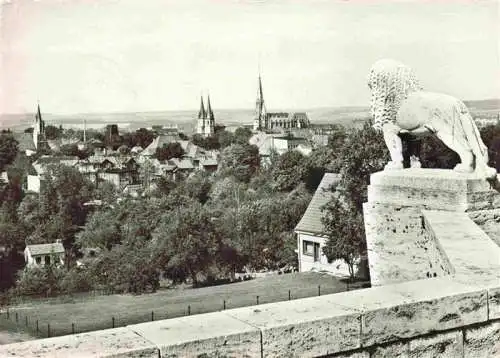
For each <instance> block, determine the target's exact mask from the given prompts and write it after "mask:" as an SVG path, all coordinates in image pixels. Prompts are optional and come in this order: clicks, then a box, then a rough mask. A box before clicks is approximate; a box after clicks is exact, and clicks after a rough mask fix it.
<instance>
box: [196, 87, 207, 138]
mask: <svg viewBox="0 0 500 358" xmlns="http://www.w3.org/2000/svg"><path fill="white" fill-rule="evenodd" d="M206 119H207V112H205V105H204V104H203V96H202V97H201V103H200V111H199V112H198V124H197V126H196V133H198V134H201V135H204V133H205V120H206Z"/></svg>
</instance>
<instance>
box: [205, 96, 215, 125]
mask: <svg viewBox="0 0 500 358" xmlns="http://www.w3.org/2000/svg"><path fill="white" fill-rule="evenodd" d="M207 116H208V119H210V121H211V122H213V121H214V120H215V118H214V112H213V111H212V106H211V105H210V95H208V98H207Z"/></svg>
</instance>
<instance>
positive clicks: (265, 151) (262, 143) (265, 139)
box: [248, 132, 278, 155]
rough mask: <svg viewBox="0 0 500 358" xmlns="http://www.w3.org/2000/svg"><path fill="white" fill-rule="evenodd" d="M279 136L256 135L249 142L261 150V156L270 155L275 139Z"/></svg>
mask: <svg viewBox="0 0 500 358" xmlns="http://www.w3.org/2000/svg"><path fill="white" fill-rule="evenodd" d="M276 136H278V135H272V134H267V133H262V132H260V133H256V134H254V135H253V136H252V137H250V139H249V140H248V143H249V144H250V145H255V146H257V148H259V154H260V155H270V154H271V150H272V148H273V147H274V143H273V137H276Z"/></svg>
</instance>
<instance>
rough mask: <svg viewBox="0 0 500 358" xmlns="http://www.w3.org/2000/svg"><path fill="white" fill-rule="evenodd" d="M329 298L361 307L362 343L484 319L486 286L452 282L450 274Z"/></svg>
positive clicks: (413, 334) (363, 344) (447, 328)
mask: <svg viewBox="0 0 500 358" xmlns="http://www.w3.org/2000/svg"><path fill="white" fill-rule="evenodd" d="M331 300H332V302H334V303H335V304H338V305H346V306H348V307H351V308H353V309H361V310H362V312H363V315H362V320H361V323H362V325H361V345H362V347H369V346H372V345H379V344H384V343H390V342H394V341H398V340H400V339H404V338H408V339H409V338H412V337H415V336H420V335H425V334H430V333H432V332H437V331H444V330H449V329H455V328H458V327H462V326H464V325H469V324H474V323H478V322H485V321H486V320H487V317H488V309H487V290H486V289H485V288H478V287H474V286H471V285H468V284H466V283H461V282H455V281H454V280H453V277H452V276H447V277H442V278H434V279H427V280H418V281H412V282H404V283H400V284H396V285H387V286H381V287H375V288H371V289H366V290H358V291H352V292H343V293H338V294H335V295H332V298H331Z"/></svg>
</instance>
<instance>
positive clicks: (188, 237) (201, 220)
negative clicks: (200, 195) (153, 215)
mask: <svg viewBox="0 0 500 358" xmlns="http://www.w3.org/2000/svg"><path fill="white" fill-rule="evenodd" d="M155 237H156V242H157V248H156V250H157V252H158V253H159V260H160V263H161V264H162V266H163V267H165V269H166V272H167V275H169V276H170V277H171V278H172V279H174V280H179V278H181V279H182V277H176V275H178V274H181V276H182V274H183V273H184V274H187V275H188V276H189V277H190V278H191V279H192V281H193V284H194V285H196V284H197V283H198V281H199V276H200V274H204V275H205V276H208V275H209V273H208V271H209V269H210V267H212V266H214V264H215V263H216V261H217V260H216V257H217V254H218V252H219V250H220V246H221V236H220V234H219V232H218V230H217V227H216V225H215V223H214V222H213V220H212V215H211V213H210V212H209V211H208V210H207V209H205V208H203V207H202V205H201V204H199V203H193V204H191V205H188V206H181V207H179V208H178V210H174V212H173V213H168V214H167V215H164V216H163V217H162V221H161V223H160V225H159V227H158V229H157V230H156V235H155Z"/></svg>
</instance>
